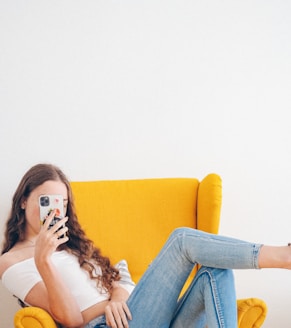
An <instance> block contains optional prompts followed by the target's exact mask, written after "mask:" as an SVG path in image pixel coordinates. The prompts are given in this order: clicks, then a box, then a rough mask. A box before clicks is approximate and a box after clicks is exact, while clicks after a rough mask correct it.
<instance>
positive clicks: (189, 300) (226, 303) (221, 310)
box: [170, 267, 237, 328]
mask: <svg viewBox="0 0 291 328" xmlns="http://www.w3.org/2000/svg"><path fill="white" fill-rule="evenodd" d="M206 323H207V327H208V328H217V327H220V328H223V327H227V328H236V327H237V306H236V293H235V287H234V278H233V272H232V270H227V269H213V268H208V267H202V268H201V269H200V270H199V271H198V272H197V274H196V275H195V278H194V279H193V281H192V283H191V285H190V286H189V288H188V289H187V291H186V292H185V294H184V295H183V297H182V298H181V299H180V300H179V302H178V307H177V310H176V313H175V314H174V317H173V320H172V323H171V325H170V327H171V328H185V327H187V328H205V327H206Z"/></svg>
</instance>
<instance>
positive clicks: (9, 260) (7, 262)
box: [0, 252, 14, 277]
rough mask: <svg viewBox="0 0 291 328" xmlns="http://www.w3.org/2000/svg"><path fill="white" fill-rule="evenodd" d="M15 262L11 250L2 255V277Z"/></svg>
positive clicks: (0, 257)
mask: <svg viewBox="0 0 291 328" xmlns="http://www.w3.org/2000/svg"><path fill="white" fill-rule="evenodd" d="M13 263H14V260H13V255H12V253H10V252H7V253H4V254H2V255H1V256H0V277H2V274H3V273H4V271H6V270H7V269H8V268H9V267H10V266H11V265H12V264H13Z"/></svg>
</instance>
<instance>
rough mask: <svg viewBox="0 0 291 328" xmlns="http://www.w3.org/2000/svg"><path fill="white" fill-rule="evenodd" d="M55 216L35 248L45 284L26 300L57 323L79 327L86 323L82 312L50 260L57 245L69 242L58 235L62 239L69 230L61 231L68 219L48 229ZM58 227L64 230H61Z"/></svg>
mask: <svg viewBox="0 0 291 328" xmlns="http://www.w3.org/2000/svg"><path fill="white" fill-rule="evenodd" d="M53 216H54V213H52V214H51V215H50V216H49V217H48V219H47V220H46V222H45V224H44V225H43V226H42V227H41V230H40V233H39V235H38V238H37V241H36V245H35V253H34V260H35V264H36V267H37V269H38V271H39V274H40V275H41V277H42V280H43V281H42V282H40V283H38V284H37V285H36V286H34V287H33V288H32V290H31V291H30V292H29V293H28V295H27V297H26V299H25V301H26V302H27V303H29V304H31V305H35V306H40V307H42V308H44V309H45V310H47V311H48V312H49V313H50V314H51V315H52V317H53V318H54V319H55V320H56V321H57V322H60V323H61V324H63V325H65V326H66V327H78V326H81V325H82V324H83V317H82V313H81V312H80V309H79V306H78V304H77V302H76V300H75V298H74V297H73V295H72V293H71V291H70V290H69V288H68V287H67V286H66V284H65V282H64V281H63V279H62V277H61V276H60V274H59V272H58V271H57V269H56V267H55V266H54V264H53V262H52V260H51V255H52V254H53V252H54V251H55V250H56V249H57V248H58V246H59V245H61V244H63V243H66V242H67V241H68V237H67V236H65V237H64V238H58V235H60V236H61V235H63V234H65V233H66V232H67V230H68V229H67V227H64V228H61V227H62V226H63V225H64V224H65V222H66V221H67V218H64V219H62V220H60V221H59V222H58V223H57V224H55V225H54V226H53V227H52V228H51V229H48V225H49V223H50V221H51V219H52V218H53ZM59 228H61V229H60V230H59V231H58V229H59Z"/></svg>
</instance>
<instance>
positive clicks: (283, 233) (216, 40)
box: [0, 0, 291, 328]
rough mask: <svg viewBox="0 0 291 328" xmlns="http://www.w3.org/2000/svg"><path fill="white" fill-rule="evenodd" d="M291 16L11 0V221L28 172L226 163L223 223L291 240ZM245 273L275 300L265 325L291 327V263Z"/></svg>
mask: <svg viewBox="0 0 291 328" xmlns="http://www.w3.org/2000/svg"><path fill="white" fill-rule="evenodd" d="M290 15H291V2H290V1H280V0H279V1H271V0H264V1H263V0H262V1H258V0H252V1H249V0H246V1H235V0H225V1H216V0H204V1H195V0H194V1H193V0H191V1H190V0H184V1H181V0H167V1H162V0H155V1H153V0H147V1H144V0H139V1H130V0H123V1H108V0H106V1H97V0H94V1H93V0H85V1H76V0H63V1H59V0H58V1H56V0H51V1H39V0H30V1H20V0H15V1H10V0H1V1H0V151H1V153H0V154H1V155H0V156H1V170H0V181H1V184H0V205H1V206H0V217H1V225H0V230H1V231H2V230H3V227H4V223H5V220H6V216H7V212H8V210H9V206H10V200H11V197H12V194H13V192H14V190H15V188H16V186H17V184H18V182H19V179H20V178H21V177H22V175H23V174H24V173H25V171H26V170H27V169H28V168H29V167H30V166H31V165H33V164H35V163H38V162H53V163H55V164H57V165H59V166H60V167H61V168H63V170H64V171H65V172H66V173H67V174H68V176H69V177H70V179H72V180H81V179H82V180H83V179H126V178H147V177H177V176H183V177H184V176H186V177H198V178H203V177H204V175H206V174H207V173H210V172H217V173H219V174H220V175H221V177H222V179H223V192H224V198H223V209H222V220H221V229H220V231H221V233H223V234H229V235H232V236H235V237H239V238H244V239H248V240H252V241H256V242H263V243H276V244H279V245H282V244H283V245H284V244H286V243H287V242H288V241H291V222H290V219H291V217H290V199H291V187H290V182H291V171H290V164H291V145H290V136H291V132H290V122H289V120H288V114H289V113H290V107H291V106H290V105H291V99H290V98H291V97H290V90H291V78H290V77H291V45H290V40H291V39H290V37H291V21H290ZM288 111H289V113H288ZM1 238H2V237H1ZM0 241H1V240H0ZM236 283H237V294H238V297H239V298H244V297H260V298H263V299H264V300H265V301H266V302H267V304H268V307H269V314H268V317H267V320H266V323H265V325H264V327H272V328H273V327H287V326H288V327H289V326H290V325H291V318H290V314H289V313H290V304H291V273H290V272H289V271H280V270H265V271H263V270H260V271H240V272H238V271H237V272H236ZM0 291H1V296H0V299H1V300H0V304H1V305H0V318H1V319H0V320H1V327H2V326H3V327H6V328H12V326H13V325H12V317H13V313H14V312H15V311H16V309H17V308H18V307H17V305H16V301H15V300H14V299H13V298H12V297H11V296H9V294H8V293H7V292H6V291H4V289H3V287H2V286H1V290H0Z"/></svg>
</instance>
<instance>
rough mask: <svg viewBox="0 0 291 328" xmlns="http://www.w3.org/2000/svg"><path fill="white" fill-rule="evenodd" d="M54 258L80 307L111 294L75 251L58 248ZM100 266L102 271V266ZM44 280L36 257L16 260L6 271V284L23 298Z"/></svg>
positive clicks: (89, 304)
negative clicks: (92, 277) (36, 262)
mask: <svg viewBox="0 0 291 328" xmlns="http://www.w3.org/2000/svg"><path fill="white" fill-rule="evenodd" d="M52 261H53V263H54V265H55V266H56V268H57V270H58V271H59V273H60V275H61V276H62V278H63V280H64V282H65V283H66V284H67V286H68V288H69V289H70V290H71V292H72V294H73V296H74V297H75V299H76V301H77V302H78V304H79V307H80V311H84V310H85V309H87V308H89V307H90V306H92V305H94V304H96V303H99V302H102V301H105V300H108V299H109V294H108V293H107V292H106V291H105V290H104V289H101V288H97V286H96V280H93V279H90V276H89V273H88V272H87V271H85V270H84V269H82V268H80V265H79V262H78V259H77V257H76V256H75V255H73V254H71V253H68V252H67V251H65V250H64V251H60V252H55V253H53V255H52ZM96 269H97V273H98V274H100V273H101V270H100V268H99V267H96ZM98 271H99V272H98ZM40 281H42V278H41V276H40V274H39V273H38V270H37V268H36V266H35V262H34V258H29V259H27V260H24V261H21V262H18V263H16V264H13V265H12V266H10V267H9V268H8V269H7V270H6V271H5V272H4V273H3V275H2V283H3V285H4V286H5V287H6V288H7V289H8V290H9V291H10V292H11V293H12V294H13V295H15V296H16V297H18V298H19V299H21V300H22V301H23V302H24V300H25V297H26V295H27V294H28V293H29V291H30V290H31V289H32V287H33V286H35V285H36V284H37V283H38V282H40Z"/></svg>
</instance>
